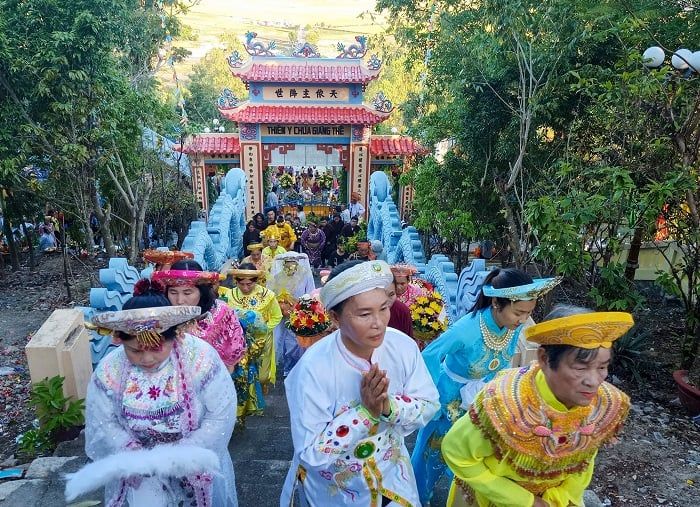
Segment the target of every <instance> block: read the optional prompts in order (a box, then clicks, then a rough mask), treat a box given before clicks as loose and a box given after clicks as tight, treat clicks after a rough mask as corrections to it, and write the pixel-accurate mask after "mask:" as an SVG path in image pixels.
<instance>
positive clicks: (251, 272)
mask: <svg viewBox="0 0 700 507" xmlns="http://www.w3.org/2000/svg"><path fill="white" fill-rule="evenodd" d="M229 273H230V274H231V276H232V277H234V278H260V277H262V276H263V275H264V273H263V272H262V271H260V270H259V269H238V268H237V269H232V270H231V271H229Z"/></svg>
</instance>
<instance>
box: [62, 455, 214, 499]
mask: <svg viewBox="0 0 700 507" xmlns="http://www.w3.org/2000/svg"><path fill="white" fill-rule="evenodd" d="M219 469H220V464H219V457H218V456H217V455H216V453H214V451H211V450H209V449H205V448H203V447H198V446H194V445H159V446H157V447H155V448H153V449H149V450H146V449H144V450H135V451H124V452H120V453H117V454H112V455H111V456H108V457H106V458H103V459H100V460H97V461H95V462H93V463H88V464H87V465H85V466H84V467H83V468H81V469H80V470H78V471H77V472H75V473H72V474H66V476H65V478H66V479H67V481H68V482H67V483H66V491H65V494H66V501H67V502H70V501H72V500H74V499H76V498H77V497H79V496H80V495H82V494H84V493H88V492H90V491H94V490H95V489H98V488H101V487H102V486H105V485H107V484H109V483H111V482H113V481H117V480H120V479H124V478H127V477H131V476H134V475H148V476H157V477H183V476H186V475H191V474H195V473H202V472H207V473H211V474H218V472H219Z"/></svg>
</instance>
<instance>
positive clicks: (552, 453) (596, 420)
mask: <svg viewBox="0 0 700 507" xmlns="http://www.w3.org/2000/svg"><path fill="white" fill-rule="evenodd" d="M538 371H539V367H537V366H532V367H530V368H529V369H520V370H506V372H505V373H504V374H503V375H501V376H500V377H499V378H497V379H496V380H495V381H493V382H491V383H490V384H488V385H487V386H486V388H484V390H483V391H481V392H480V393H479V394H478V395H477V397H476V399H475V400H474V403H473V404H472V406H471V408H470V410H469V414H470V417H471V419H472V421H473V422H474V424H476V425H477V426H478V427H479V428H480V429H481V430H482V432H483V433H484V435H485V437H486V438H487V439H488V440H489V441H490V442H491V444H492V445H493V447H494V451H495V454H496V457H497V458H498V459H505V460H506V461H507V462H508V463H509V464H510V465H511V466H512V467H513V468H514V469H515V471H516V472H517V473H518V474H519V475H522V476H523V477H538V478H544V479H555V478H556V477H557V476H560V475H566V474H569V473H574V472H578V471H581V470H583V469H585V468H586V466H588V463H589V461H590V460H591V459H592V458H593V456H594V454H595V452H596V451H597V449H598V448H599V447H600V446H601V445H602V444H603V443H605V442H606V441H608V440H610V439H612V438H614V436H615V434H616V433H617V432H618V430H619V429H620V427H621V425H622V423H623V421H624V419H625V417H626V416H627V412H628V410H629V397H628V396H627V395H626V394H625V393H623V392H622V391H620V390H618V389H617V388H615V387H614V386H612V385H610V384H608V383H605V382H604V383H603V384H601V386H600V387H599V389H598V393H597V395H596V397H595V398H594V399H593V401H592V402H591V404H590V405H588V406H586V407H578V408H575V409H572V410H568V411H566V412H558V411H556V410H554V409H552V408H551V407H549V405H547V403H545V402H544V400H543V399H542V397H541V395H540V394H539V391H538V390H537V387H536V384H535V376H536V374H537V372H538ZM514 415H515V416H516V417H513V416H514Z"/></svg>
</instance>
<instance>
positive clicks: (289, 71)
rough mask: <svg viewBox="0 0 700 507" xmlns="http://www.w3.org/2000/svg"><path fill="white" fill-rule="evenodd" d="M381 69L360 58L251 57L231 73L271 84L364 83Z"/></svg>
mask: <svg viewBox="0 0 700 507" xmlns="http://www.w3.org/2000/svg"><path fill="white" fill-rule="evenodd" d="M379 72H380V70H379V69H377V70H370V69H368V68H367V67H365V66H364V65H362V63H361V62H360V61H359V60H355V61H336V60H331V61H327V62H324V61H318V60H316V61H314V59H313V58H311V59H305V60H303V61H294V62H289V63H286V62H281V61H280V60H279V59H275V60H272V61H267V62H266V61H260V60H254V59H252V58H251V59H250V60H248V61H247V62H246V63H244V64H243V66H242V67H240V68H232V69H231V73H232V74H233V75H234V76H236V77H239V78H240V79H241V80H243V81H244V82H246V83H248V82H251V81H253V82H255V81H258V82H268V83H300V82H304V83H361V84H367V83H369V82H370V81H372V80H373V79H377V77H379Z"/></svg>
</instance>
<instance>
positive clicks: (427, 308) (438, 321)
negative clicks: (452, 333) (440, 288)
mask: <svg viewBox="0 0 700 507" xmlns="http://www.w3.org/2000/svg"><path fill="white" fill-rule="evenodd" d="M444 308H445V302H444V301H443V300H442V296H440V294H439V293H438V292H435V291H433V292H429V293H428V294H426V295H425V296H418V297H417V298H416V301H415V303H413V304H412V305H411V306H410V310H411V320H412V321H413V334H414V336H415V337H416V338H418V339H420V340H424V341H430V340H433V339H435V338H436V337H437V336H439V335H440V334H441V333H442V332H443V331H445V329H447V319H445V318H443V316H442V314H443V309H444Z"/></svg>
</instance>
